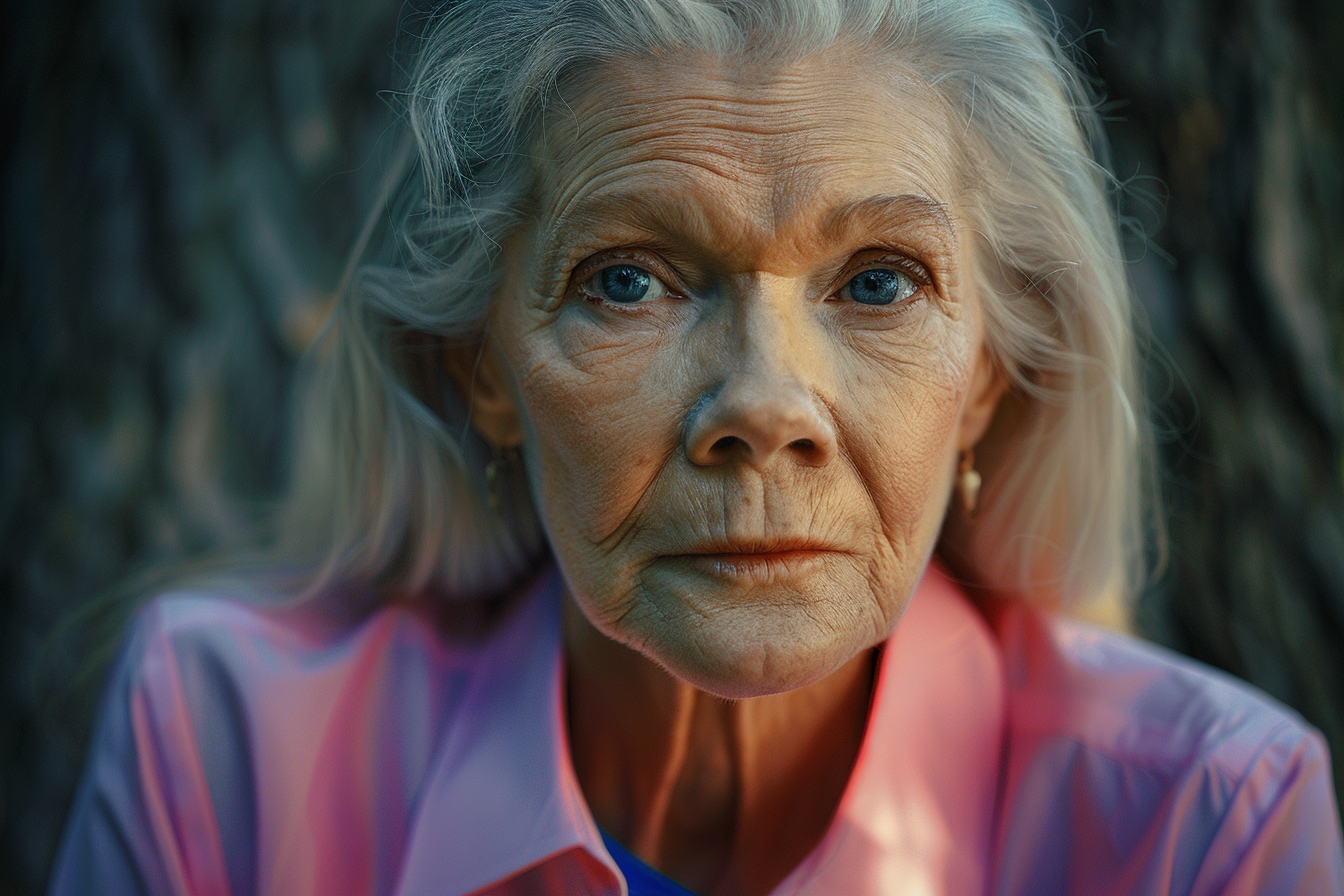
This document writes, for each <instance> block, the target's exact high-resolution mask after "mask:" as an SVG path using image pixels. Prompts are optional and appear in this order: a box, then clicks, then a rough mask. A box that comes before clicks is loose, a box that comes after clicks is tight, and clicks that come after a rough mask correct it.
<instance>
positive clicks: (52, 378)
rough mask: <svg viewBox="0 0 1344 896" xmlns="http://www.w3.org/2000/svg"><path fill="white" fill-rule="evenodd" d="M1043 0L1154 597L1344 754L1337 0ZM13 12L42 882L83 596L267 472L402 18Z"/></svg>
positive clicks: (1, 431)
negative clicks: (1127, 349)
mask: <svg viewBox="0 0 1344 896" xmlns="http://www.w3.org/2000/svg"><path fill="white" fill-rule="evenodd" d="M1055 10H1056V11H1057V13H1058V15H1059V21H1060V26H1061V33H1062V34H1063V35H1064V36H1065V37H1066V38H1067V39H1068V40H1069V41H1070V42H1071V43H1072V45H1073V47H1074V50H1075V52H1077V53H1078V54H1079V55H1080V57H1081V58H1083V59H1084V61H1085V62H1086V64H1087V66H1088V67H1089V69H1090V70H1091V71H1092V72H1093V73H1094V74H1095V75H1097V76H1098V78H1099V91H1100V92H1101V94H1102V95H1103V97H1104V100H1105V103H1106V104H1105V106H1104V108H1105V110H1106V113H1107V115H1108V118H1109V123H1108V129H1109V136H1110V139H1111V142H1112V144H1113V147H1114V152H1113V166H1114V170H1115V172H1116V174H1117V176H1118V177H1119V179H1120V180H1121V181H1122V182H1124V183H1125V184H1126V185H1127V189H1126V191H1125V193H1124V194H1123V198H1121V199H1120V200H1119V201H1120V202H1121V209H1122V211H1123V213H1124V214H1125V215H1126V218H1127V220H1128V221H1129V223H1130V225H1131V226H1130V228H1129V230H1128V231H1127V234H1128V237H1127V248H1128V252H1129V254H1130V257H1131V261H1132V263H1131V274H1132V278H1133V282H1134V284H1135V287H1136V291H1137V293H1138V295H1139V297H1140V299H1141V304H1142V306H1143V308H1144V309H1145V311H1146V316H1147V319H1148V321H1149V326H1150V329H1151V331H1152V338H1151V340H1150V342H1151V347H1150V351H1149V352H1148V381H1149V384H1150V391H1151V395H1152V402H1153V406H1154V410H1155V412H1156V418H1157V420H1158V425H1159V435H1160V437H1161V455H1162V484H1163V492H1164V498H1165V501H1166V504H1165V516H1166V519H1167V522H1168V531H1169V536H1170V539H1169V542H1170V544H1169V552H1168V559H1167V563H1166V566H1165V569H1164V571H1163V572H1162V574H1161V575H1160V576H1159V577H1158V578H1157V579H1156V580H1155V581H1154V583H1153V584H1152V585H1151V586H1150V587H1149V588H1148V589H1147V591H1146V592H1145V593H1144V594H1143V596H1142V598H1141V599H1140V600H1139V602H1138V605H1137V607H1136V613H1137V621H1138V626H1139V628H1140V630H1141V631H1143V632H1144V633H1145V634H1147V635H1148V636H1149V637H1152V638H1154V639H1155V640H1158V641H1161V642H1164V643H1167V644H1169V645H1171V646H1173V647H1175V648H1177V649H1179V650H1183V651H1185V652H1187V653H1189V654H1191V655H1193V656H1195V657H1197V658H1199V659H1202V660H1204V661H1206V662H1209V663H1212V664H1213V665H1216V666H1220V667H1222V668H1224V669H1227V670H1228V671H1230V672H1232V673H1234V674H1237V675H1240V676H1242V677H1244V678H1246V679H1248V680H1250V681H1252V682H1253V683H1255V684H1256V685H1258V686H1260V687H1262V688H1264V689H1265V690H1267V691H1269V692H1270V693H1271V694H1273V695H1274V696H1276V697H1278V698H1279V699H1281V700H1283V701H1284V702H1286V703H1288V704H1290V705H1292V706H1294V707H1296V708H1297V709H1298V710H1299V711H1300V712H1302V713H1303V714H1304V715H1305V716H1306V717H1307V718H1308V719H1309V720H1311V721H1312V722H1313V723H1314V724H1316V725H1317V726H1319V727H1320V728H1321V729H1322V730H1323V731H1324V732H1325V733H1326V736H1327V737H1328V738H1329V740H1330V741H1331V743H1332V746H1333V752H1334V755H1335V756H1336V758H1337V760H1338V761H1337V775H1338V773H1339V769H1340V767H1344V488H1341V476H1342V472H1341V448H1342V446H1344V395H1342V393H1341V390H1340V373H1341V366H1340V358H1341V355H1340V350H1341V338H1342V336H1344V172H1342V170H1341V160H1344V154H1342V153H1341V149H1342V148H1344V79H1341V78H1340V77H1339V76H1338V74H1337V73H1336V72H1335V71H1334V70H1333V69H1334V67H1335V66H1336V62H1337V59H1338V58H1339V57H1340V56H1341V55H1342V54H1344V4H1339V3H1337V2H1334V0H1161V2H1159V0H1124V2H1119V0H1114V2H1113V0H1095V2H1091V3H1088V2H1084V0H1074V2H1070V0H1061V2H1058V3H1056V4H1055ZM3 17H4V18H3V29H2V33H3V38H0V39H3V40H4V41H5V48H4V49H5V74H4V78H5V81H4V92H3V100H0V101H2V102H3V103H4V119H5V121H6V122H7V123H8V124H9V125H10V127H8V128H7V129H6V134H5V136H4V137H3V138H0V140H3V142H2V143H0V152H2V153H3V166H2V168H0V171H3V177H4V192H3V228H4V229H3V234H4V236H3V255H2V256H0V265H3V267H2V268H0V295H2V296H3V301H4V307H5V309H6V311H7V314H6V321H5V326H4V327H3V328H0V595H3V596H4V599H5V600H6V604H5V607H4V615H3V619H4V623H3V629H0V711H3V713H4V723H3V725H0V821H2V823H3V828H2V829H0V894H4V893H15V894H30V893H37V892H40V891H41V890H42V888H43V886H44V880H45V877H46V874H47V871H48V868H49V864H50V861H51V858H52V855H53V851H54V848H55V842H56V838H57V836H58V834H59V831H60V826H61V823H62V819H63V817H64V814H65V812H66V811H67V809H68V805H69V799H70V796H71V793H72V788H73V786H74V782H75V778H76V776H77V774H78V771H79V768H80V766H81V764H82V761H83V750H84V747H85V743H86V738H87V734H88V728H89V725H90V722H91V708H92V703H93V701H94V699H95V698H96V696H97V692H98V688H97V684H96V679H97V676H98V675H99V674H100V672H101V669H102V666H101V665H100V663H101V659H102V658H101V657H100V655H99V653H98V651H99V648H100V647H102V646H105V645H106V644H107V643H108V639H109V634H108V631H107V630H106V628H105V626H99V625H97V624H95V623H96V622H97V621H98V620H99V619H104V618H113V619H115V614H113V615H112V616H111V617H108V616H107V614H99V613H95V612H91V611H88V610H87V608H88V607H90V606H97V605H98V601H97V598H98V597H99V596H100V595H107V594H109V593H110V589H113V588H114V586H115V585H116V584H117V583H118V582H122V581H125V580H126V578H127V576H128V575H130V574H131V573H133V572H134V571H135V570H136V569H138V568H143V567H152V566H154V565H156V564H159V563H162V562H163V561H165V560H168V559H171V558H176V557H181V556H184V555H189V554H193V553H199V552H201V551H204V550H209V549H211V548H214V547H217V546H220V545H226V544H229V543H231V542H234V541H236V540H238V539H239V538H240V537H242V536H243V535H244V534H245V533H246V532H247V530H248V528H249V525H250V523H251V521H252V519H253V517H254V509H255V508H257V507H259V506H264V503H265V501H266V500H267V499H269V498H270V497H272V496H273V495H274V491H275V488H276V487H277V485H278V483H279V482H280V480H281V478H282V475H283V472H282V470H281V458H282V456H283V442H284V437H285V436H284V430H283V421H284V417H285V405H286V398H287V391H288V383H289V379H290V375H291V373H292V371H293V368H294V364H295V361H296V359H297V357H298V355H299V354H300V353H301V352H302V351H303V350H304V349H305V348H306V347H307V345H308V344H309V342H310V341H311V339H312V338H313V336H314V334H315V333H316V330H317V327H318V326H320V323H321V321H322V319H323V316H324V314H325V311H326V308H327V307H328V303H329V301H330V295H331V292H332V290H333V289H334V288H335V286H336V284H337V282H338V279H339V276H340V272H341V268H342V266H343V263H344V254H345V252H346V251H347V249H348V248H349V246H350V245H351V243H352V242H353V239H354V235H355V233H356V232H357V231H358V229H359V227H360V226H361V224H362V223H363V220H364V218H365V216H366V214H367V213H368V211H369V209H370V207H371V205H372V203H373V202H374V192H375V190H376V187H377V184H378V181H379V177H380V175H381V162H382V160H383V159H384V158H385V157H386V155H387V154H388V151H389V147H388V146H387V145H386V144H387V143H389V142H391V141H390V140H388V139H385V138H386V137H387V134H388V128H389V126H390V125H391V123H392V113H391V111H390V108H389V104H388V103H387V102H385V101H384V99H383V98H382V97H381V96H380V94H379V91H380V90H384V89H386V88H389V87H391V86H394V85H396V84H397V83H398V78H399V72H398V70H397V67H396V65H395V64H394V62H393V58H392V51H393V46H394V43H395V42H396V40H397V37H398V33H399V32H398V29H399V27H400V28H401V30H402V31H406V32H411V31H414V27H415V18H414V16H413V15H410V14H407V13H406V12H405V10H403V8H402V6H401V4H399V3H396V2H390V0H383V2H355V0H326V2H319V0H272V2H262V0H229V2H217V3H209V4H202V3H189V2H187V0H102V2H97V3H95V2H77V0H53V2H47V3H35V2H31V3H28V4H9V5H7V6H6V7H5V9H4V12H3ZM399 22H400V26H399ZM72 682H73V683H74V686H72V684H71V683H72ZM89 682H93V684H92V685H89ZM81 683H83V686H81ZM1338 780H1339V779H1338V778H1337V781H1338Z"/></svg>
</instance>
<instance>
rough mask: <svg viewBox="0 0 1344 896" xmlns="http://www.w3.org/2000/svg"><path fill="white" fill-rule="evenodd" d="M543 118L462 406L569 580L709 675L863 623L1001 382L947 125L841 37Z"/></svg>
mask: <svg viewBox="0 0 1344 896" xmlns="http://www.w3.org/2000/svg"><path fill="white" fill-rule="evenodd" d="M568 99H569V102H568V106H567V107H562V109H561V110H560V112H559V113H557V114H554V115H552V116H551V117H550V118H548V120H547V123H546V128H545V135H544V138H545V139H544V141H543V143H542V144H541V146H540V147H539V151H538V159H537V162H536V167H535V171H536V178H537V189H536V200H537V206H536V208H537V215H536V218H535V223H534V225H532V226H528V227H526V228H524V229H522V230H521V231H520V232H518V233H516V234H514V237H513V239H512V240H511V241H510V242H509V243H508V244H507V245H506V247H505V255H504V261H503V263H504V264H505V267H506V274H505V276H504V280H503V282H502V285H501V288H500V290H499V293H498V295H497V296H496V300H495V303H494V305H493V307H492V311H491V316H490V320H489V333H490V336H489V344H488V346H487V349H488V350H487V352H486V353H485V356H484V359H483V364H482V367H481V369H480V370H479V371H477V373H476V376H477V385H476V387H475V389H476V403H475V407H474V414H475V420H476V424H477V426H478V428H480V429H481V431H482V432H483V434H485V436H486V437H487V438H488V439H490V440H492V441H494V442H495V443H496V444H501V443H508V442H510V441H516V440H521V442H522V444H523V451H524V457H525V462H526V464H527V469H528V475H529V477H530V481H531V485H532V488H533V494H534V496H535V500H536V504H537V507H538V509H539V512H540V514H541V517H542V521H543V524H544V526H545V529H546V532H547V533H548V535H549V538H550V542H551V544H552V546H553V548H554V550H555V555H556V557H557V558H558V561H559V563H560V566H561V568H562V570H563V572H564V576H565V580H566V582H567V583H568V586H569V587H570V589H571V592H572V597H573V599H574V601H575V602H576V603H577V605H578V607H579V608H580V609H581V610H582V612H583V614H584V615H585V616H586V617H587V618H588V619H589V621H591V622H592V624H593V625H594V626H596V628H597V629H598V630H600V631H601V632H603V633H605V634H606V635H607V636H609V637H611V638H613V639H615V640H617V641H619V642H622V643H624V644H626V645H628V646H630V647H633V648H634V649H635V650H638V651H640V652H642V653H643V654H644V655H646V656H647V657H649V658H650V659H652V660H654V661H656V662H658V663H660V664H661V665H663V666H664V667H665V668H667V669H668V670H670V671H671V672H672V673H674V674H675V675H677V676H679V677H681V678H683V679H685V680H687V681H689V682H691V683H692V684H694V685H696V686H698V687H700V688H702V689H705V690H708V691H710V692H713V693H717V694H720V695H722V696H726V697H744V696H752V695H759V694H765V693H774V692H779V691H782V690H786V689H789V688H793V687H798V686H801V685H804V684H807V683H810V682H812V681H815V680H817V679H819V678H821V677H823V676H825V675H827V674H829V673H830V672H831V671H833V670H835V669H837V668H838V667H839V666H840V665H842V664H843V663H845V662H846V661H847V660H849V659H851V658H853V657H854V656H855V655H856V654H857V653H858V652H859V651H861V650H863V649H864V648H866V647H869V646H871V645H873V644H876V643H878V642H880V641H881V640H882V639H884V638H885V637H886V636H887V635H888V634H889V633H890V631H891V629H892V627H893V626H894V625H895V623H896V621H897V619H898V618H899V617H900V615H901V612H902V610H903V609H904V607H905V604H906V602H907V600H908V599H909V596H910V594H911V591H912V589H913V587H914V585H915V583H916V582H917V580H918V578H919V576H920V574H921V572H922V570H923V568H924V565H925V563H926V561H927V560H928V557H929V555H930V553H931V552H932V550H933V546H934V543H935V540H936V538H937V535H938V531H939V528H940V525H941V522H942V518H943V512H944V508H945V507H946V505H947V502H948V497H949V491H950V489H951V483H952V479H953V473H954V469H955V465H956V461H957V457H958V453H959V451H960V450H962V449H964V448H967V447H969V446H971V445H972V444H974V442H975V440H976V439H978V438H979V436H980V434H981V433H982V432H983V430H984V428H985V426H986V425H987V423H988V420H989V417H990V415H991V414H992V413H993V407H994V403H995V402H996V400H997V397H998V394H999V392H1000V388H1001V387H1000V385H999V377H998V376H997V375H996V374H995V373H994V371H993V368H992V366H991V364H990V363H989V362H988V360H987V357H986V354H985V352H984V350H983V346H982V336H981V333H982V326H981V313H980V305H979V302H978V300H977V297H976V295H975V294H974V292H973V291H972V288H971V285H970V284H971V282H972V279H973V278H972V277H971V276H970V273H971V272H970V270H969V269H968V264H969V259H970V251H969V249H968V246H967V244H968V243H969V242H970V235H969V233H968V232H967V231H966V230H964V229H963V226H962V224H961V222H960V219H959V217H958V211H957V206H956V202H957V198H958V185H959V181H960V176H961V172H960V171H958V170H956V168H955V166H954V164H953V161H952V160H953V158H954V156H955V154H954V152H953V146H952V144H953V141H955V140H956V139H957V135H956V134H955V133H949V130H950V128H949V125H948V121H947V118H946V116H945V113H944V112H943V111H942V110H941V107H940V106H939V105H938V104H937V103H936V102H935V101H934V99H933V97H932V95H931V92H930V91H929V90H928V89H927V88H926V87H924V86H923V85H921V84H919V83H918V82H916V81H914V80H913V79H911V78H909V77H908V76H904V75H901V74H899V73H896V72H888V71H881V70H880V67H877V68H875V66H874V64H873V61H872V54H871V53H866V52H863V51H861V50H858V49H854V48H844V47H836V48H833V49H832V50H831V51H830V52H828V53H826V54H823V55H821V56H818V57H815V58H812V59H809V60H805V61H803V62H801V63H796V64H791V65H789V66H787V67H778V66H776V67H770V68H767V67H761V66H757V67H745V66H742V65H734V64H730V63H723V62H717V61H714V60H712V59H707V58H703V57H696V58H687V57H677V56H665V57H659V58H656V59H644V60H640V61H639V62H638V63H634V62H631V63H624V64H622V65H620V66H614V67H610V68H608V69H606V70H604V71H603V72H602V73H601V77H600V78H597V79H594V80H593V81H592V82H591V86H590V87H589V88H588V89H586V90H583V91H579V92H578V95H577V96H572V97H569V98H568Z"/></svg>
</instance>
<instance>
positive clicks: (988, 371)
mask: <svg viewBox="0 0 1344 896" xmlns="http://www.w3.org/2000/svg"><path fill="white" fill-rule="evenodd" d="M1007 388H1008V376H1007V374H1006V373H1005V372H1004V370H1003V368H1002V367H1000V366H999V365H998V364H997V363H996V362H995V361H994V359H993V358H992V357H990V354H989V349H988V348H986V347H985V346H983V345H982V346H981V347H980V352H979V354H978V355H977V357H976V361H975V372H974V373H973V374H972V375H971V388H970V391H969V393H968V394H967V396H966V404H965V406H964V407H963V408H962V411H961V428H960V431H959V432H958V433H957V449H958V450H959V451H966V450H968V449H970V448H974V447H975V444H976V443H977V442H979V441H980V439H981V437H982V436H984V434H985V430H987V429H989V424H990V422H991V421H992V420H993V419H994V412H995V411H996V410H998V407H999V399H1001V398H1003V393H1004V391H1005V390H1007Z"/></svg>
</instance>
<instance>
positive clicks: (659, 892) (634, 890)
mask: <svg viewBox="0 0 1344 896" xmlns="http://www.w3.org/2000/svg"><path fill="white" fill-rule="evenodd" d="M599 830H601V829H600V828H599ZM601 833H602V843H603V844H604V845H605V846H606V847H607V852H609V853H611V858H612V860H613V861H615V862H616V867H617V868H619V869H621V875H622V876H623V877H625V886H626V889H627V890H629V891H630V896H696V894H695V893H693V892H691V891H690V890H688V889H686V888H685V887H683V886H682V885H681V884H679V883H677V882H676V881H674V880H673V879H672V878H670V877H668V876H667V875H665V874H662V873H661V872H659V871H658V870H657V869H655V868H653V867H652V866H651V865H649V864H648V863H647V862H645V861H644V860H643V859H641V858H640V857H639V856H637V855H635V854H634V853H632V852H631V851H630V850H628V849H626V848H625V847H624V846H622V845H621V844H620V843H618V842H617V841H616V838H614V837H612V836H611V835H610V834H608V833H607V832H606V831H602V832H601Z"/></svg>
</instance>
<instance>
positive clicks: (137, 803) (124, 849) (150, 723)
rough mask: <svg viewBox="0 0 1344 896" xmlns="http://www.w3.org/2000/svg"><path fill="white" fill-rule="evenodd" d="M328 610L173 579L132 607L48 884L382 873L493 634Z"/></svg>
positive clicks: (405, 610) (193, 882)
mask: <svg viewBox="0 0 1344 896" xmlns="http://www.w3.org/2000/svg"><path fill="white" fill-rule="evenodd" d="M337 618H338V617H337V615H336V614H335V613H331V612H323V610H322V608H321V607H320V606H313V605H304V606H293V607H280V606H274V605H267V604H266V603H265V602H264V601H263V600H261V599H259V598H255V597H254V596H253V595H244V594H221V593H202V592H176V593H170V594H165V595H162V596H160V597H157V598H155V599H153V600H151V601H149V602H148V603H147V604H146V605H145V606H144V607H142V608H141V609H140V611H139V612H138V614H137V615H136V617H135V619H134V621H133V623H132V625H131V627H130V631H129V634H128V637H127V640H126V644H125V647H124V649H123V651H122V656H121V660H120V663H119V666H118V669H117V670H116V673H115V675H114V676H113V680H112V682H111V685H110V687H109V689H108V692H107V693H106V695H105V697H104V700H103V705H102V708H101V710H100V718H99V721H98V725H97V730H96V733H95V740H94V743H93V745H92V747H91V751H90V756H89V760H88V764H87V766H86V771H85V777H84V781H83V783H82V784H81V791H80V794H79V796H78V797H77V801H76V805H75V808H74V810H73V812H72V814H71V818H70V821H69V823H68V825H67V831H66V839H65V844H64V845H63V847H62V857H61V858H60V860H59V862H58V876H57V878H56V880H57V882H58V883H57V884H55V885H53V892H67V891H68V892H83V891H86V890H88V886H86V885H87V884H88V882H89V881H92V880H95V879H101V878H100V877H99V869H100V868H114V867H115V868H120V869H122V870H123V873H121V874H120V875H118V874H115V873H114V874H112V875H111V878H108V879H107V880H103V884H100V887H103V889H102V890H100V891H106V892H123V891H125V892H135V891H137V890H136V888H135V887H133V886H132V885H131V883H130V881H132V880H135V879H139V880H141V881H144V882H146V886H147V888H148V889H149V890H150V891H153V892H159V891H162V892H169V891H172V892H178V891H180V890H182V889H183V888H184V887H185V889H187V890H192V891H197V890H198V889H199V890H201V891H205V890H211V891H219V892H226V891H229V890H232V891H233V892H239V893H246V892H252V891H253V884H254V883H255V882H256V881H259V880H268V881H271V882H272V883H275V884H276V886H277V887H278V888H279V891H285V890H287V889H291V888H292V887H291V886H290V885H291V884H293V885H294V886H296V887H297V886H298V882H299V881H302V880H306V881H308V882H312V881H325V882H326V883H325V884H323V885H321V886H318V888H317V890H316V892H323V891H335V890H339V889H341V886H342V884H341V882H340V881H339V879H338V876H339V875H340V874H346V873H355V871H357V870H359V869H364V870H363V871H359V873H364V872H365V871H367V872H368V873H369V874H374V876H375V877H377V876H378V875H380V874H383V873H384V872H386V873H387V874H389V875H390V874H393V872H394V871H395V869H396V867H397V865H396V864H395V862H392V861H390V859H389V857H390V856H394V855H395V854H396V850H397V849H399V848H400V847H401V845H402V844H401V843H400V840H399V839H398V837H399V835H400V834H402V833H404V832H405V829H406V827H407V825H408V823H409V819H410V817H411V813H412V811H413V808H414V804H415V798H416V794H417V793H418V790H419V788H420V785H421V783H422V781H423V779H424V777H425V776H426V774H427V773H428V769H429V767H430V763H431V761H432V760H433V758H434V751H435V747H436V744H437V743H438V742H439V741H440V740H441V739H442V738H443V737H444V736H445V733H446V732H448V731H450V730H451V729H452V726H453V725H454V723H455V721H454V720H455V718H456V717H457V716H458V715H460V714H461V713H460V709H461V707H462V706H463V704H464V702H465V701H466V700H467V699H468V696H469V695H470V693H471V691H472V687H473V678H474V677H475V676H477V675H478V674H479V673H478V670H479V668H480V667H481V665H482V664H481V658H482V657H483V656H489V655H490V652H491V650H492V649H493V647H492V640H493V636H492V637H491V638H485V639H483V640H482V639H475V640H472V641H458V640H455V639H450V638H447V637H445V636H444V634H443V631H442V627H441V626H440V625H439V624H438V623H437V622H436V620H435V618H433V617H432V616H431V615H430V614H429V613H428V612H427V611H426V610H425V609H424V608H420V607H417V606H411V605H390V606H385V607H382V608H379V609H377V610H376V611H374V612H371V613H368V614H366V615H363V616H361V617H360V618H358V619H348V620H345V621H333V620H334V619H337ZM357 830H362V831H363V832H364V833H365V834H367V836H358V837H354V838H353V839H352V838H351V836H350V835H351V834H352V832H355V831H357ZM375 832H379V833H378V835H377V836H375ZM277 849H281V850H283V855H282V854H281V853H277V852H276V850H277ZM370 850H374V851H378V852H379V854H378V855H374V854H372V853H371V852H370ZM389 851H390V852H389ZM382 852H388V854H387V855H383V854H382ZM352 869H353V870H352ZM368 869H374V870H373V871H369V870H368ZM324 875H325V876H324ZM113 878H115V880H112V879H113ZM109 880H110V881H111V882H110V883H109ZM205 882H209V886H207V885H206V883H205ZM381 883H387V882H386V881H383V882H381ZM381 883H380V882H379V881H378V880H373V879H370V880H369V881H368V884H369V888H371V889H379V887H380V886H381ZM188 884H190V885H188ZM305 886H306V884H305ZM212 887H213V888H214V889H213V890H212V889H211V888H212ZM331 888H335V890H332V889H331Z"/></svg>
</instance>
